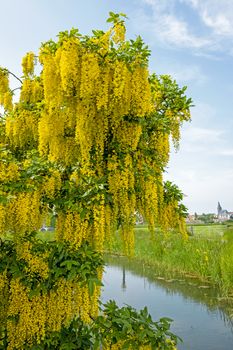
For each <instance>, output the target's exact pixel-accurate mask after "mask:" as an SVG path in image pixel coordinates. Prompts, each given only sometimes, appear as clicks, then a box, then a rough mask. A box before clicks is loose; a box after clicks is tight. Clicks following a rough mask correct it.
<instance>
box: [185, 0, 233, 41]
mask: <svg viewBox="0 0 233 350" xmlns="http://www.w3.org/2000/svg"><path fill="white" fill-rule="evenodd" d="M180 2H185V3H187V4H189V5H191V6H192V7H193V8H194V9H195V10H196V11H197V13H198V15H199V16H200V18H201V20H202V21H203V23H204V24H205V25H206V26H207V27H209V28H210V29H212V30H213V32H214V33H215V34H217V35H219V36H223V37H224V36H226V37H228V36H230V37H233V1H232V0H221V1H219V0H180Z"/></svg>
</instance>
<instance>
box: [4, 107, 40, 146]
mask: <svg viewBox="0 0 233 350" xmlns="http://www.w3.org/2000/svg"><path fill="white" fill-rule="evenodd" d="M6 136H7V138H8V139H9V141H10V144H11V145H12V146H13V147H14V148H17V147H20V148H28V147H32V146H35V145H36V144H37V141H38V116H37V114H36V113H35V112H34V111H29V110H21V111H20V110H19V111H18V113H17V114H15V115H14V116H9V117H8V118H7V119H6Z"/></svg>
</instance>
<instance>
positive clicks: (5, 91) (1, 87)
mask: <svg viewBox="0 0 233 350" xmlns="http://www.w3.org/2000/svg"><path fill="white" fill-rule="evenodd" d="M0 105H2V106H3V107H4V109H5V111H8V112H11V111H12V109H13V103H12V92H11V91H10V89H9V73H8V71H6V70H4V69H1V68H0Z"/></svg>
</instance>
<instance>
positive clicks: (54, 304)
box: [7, 278, 98, 350]
mask: <svg viewBox="0 0 233 350" xmlns="http://www.w3.org/2000/svg"><path fill="white" fill-rule="evenodd" d="M28 293H29V289H28V288H27V287H25V286H24V285H23V284H22V283H21V282H20V281H19V279H17V278H16V279H13V280H12V281H11V285H10V300H9V310H8V315H9V316H11V318H9V319H8V321H7V333H8V342H9V343H8V348H7V349H8V350H13V349H23V348H24V344H25V343H26V344H27V345H31V344H32V343H37V344H40V342H41V341H42V340H43V339H44V337H45V334H46V332H48V331H49V332H59V331H60V330H61V328H62V326H67V325H69V323H70V322H71V320H72V319H73V318H74V317H76V316H78V315H80V317H81V319H82V320H83V321H84V322H86V323H89V322H90V320H91V317H93V316H96V310H97V309H98V303H97V296H96V297H94V298H90V296H89V292H88V288H87V287H85V286H80V285H79V284H77V283H76V284H75V283H73V282H69V281H66V280H64V279H60V280H59V281H58V282H57V285H56V287H55V289H53V290H51V291H50V292H49V293H47V294H44V295H39V296H33V297H32V298H29V297H28ZM14 317H15V318H17V317H18V320H17V321H16V320H14Z"/></svg>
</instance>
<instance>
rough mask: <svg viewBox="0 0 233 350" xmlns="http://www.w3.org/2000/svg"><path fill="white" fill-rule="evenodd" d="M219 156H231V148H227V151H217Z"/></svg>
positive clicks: (232, 152) (232, 150) (232, 153)
mask: <svg viewBox="0 0 233 350" xmlns="http://www.w3.org/2000/svg"><path fill="white" fill-rule="evenodd" d="M219 155H220V156H230V157H232V156H233V148H229V149H222V150H220V151H219Z"/></svg>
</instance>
